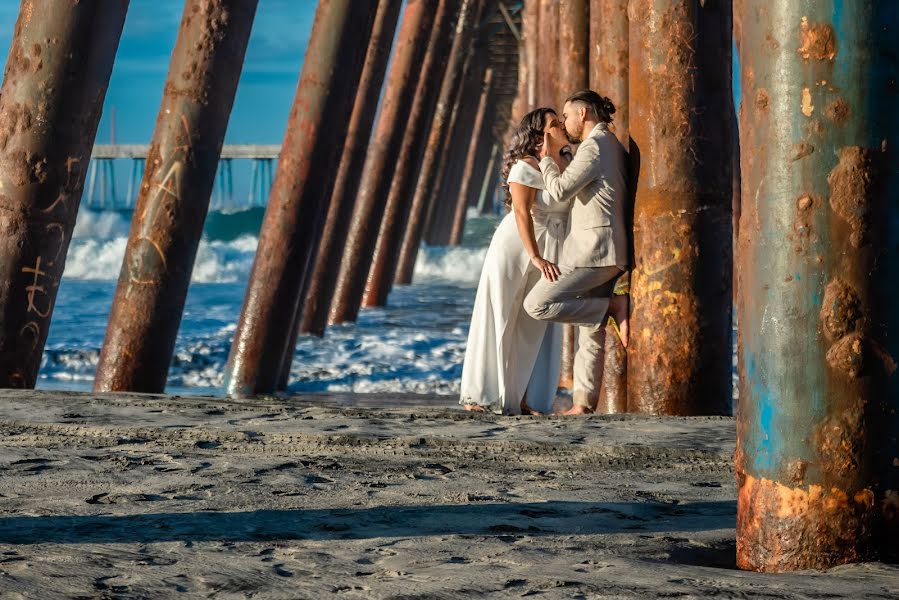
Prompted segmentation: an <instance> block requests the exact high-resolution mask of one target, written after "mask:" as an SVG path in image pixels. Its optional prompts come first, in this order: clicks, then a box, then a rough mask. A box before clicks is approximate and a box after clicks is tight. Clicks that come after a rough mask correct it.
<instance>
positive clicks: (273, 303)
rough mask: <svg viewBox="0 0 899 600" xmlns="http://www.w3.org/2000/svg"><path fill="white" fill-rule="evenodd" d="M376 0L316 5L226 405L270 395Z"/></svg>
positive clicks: (228, 376)
mask: <svg viewBox="0 0 899 600" xmlns="http://www.w3.org/2000/svg"><path fill="white" fill-rule="evenodd" d="M377 4H378V2H377V0H319V3H318V7H317V8H316V11H315V22H314V23H313V25H312V34H311V37H310V39H309V45H308V48H307V50H306V56H305V58H304V60H303V68H302V73H301V75H300V81H299V83H298V85H297V92H296V96H295V98H294V102H293V106H292V108H291V111H290V117H289V118H288V122H287V132H286V134H285V136H284V143H283V144H282V147H281V154H280V156H279V159H278V168H277V172H276V173H275V180H274V183H273V184H272V189H271V193H270V197H269V202H268V207H267V208H266V211H265V217H264V219H263V222H262V229H261V231H260V235H259V245H258V247H257V250H256V257H255V259H254V260H253V268H252V270H251V271H250V278H249V283H248V285H247V292H246V296H245V298H244V303H243V308H242V309H241V314H240V320H239V321H238V323H237V331H236V332H235V334H234V341H233V343H232V345H231V354H230V356H229V357H228V365H227V367H226V372H225V381H226V389H227V392H228V394H229V395H231V396H250V395H253V394H257V393H266V392H271V391H273V390H274V388H275V386H276V383H277V378H278V375H279V373H280V371H281V366H282V361H283V358H284V353H285V351H286V350H285V349H286V347H287V345H288V343H289V341H290V338H291V331H290V327H289V326H290V324H291V317H292V315H293V314H294V311H295V309H296V304H297V298H298V296H299V293H300V290H301V288H302V284H303V279H304V276H305V272H306V269H307V266H308V263H309V262H311V261H310V260H309V257H310V255H311V253H312V250H311V248H312V246H313V244H314V243H316V242H317V240H318V238H319V235H318V233H319V231H320V229H321V225H322V223H323V221H324V216H325V212H326V211H325V206H326V205H327V202H328V200H329V199H330V197H331V192H332V190H333V185H334V178H335V176H336V174H337V166H338V164H339V160H340V156H341V154H342V151H343V144H344V140H345V138H346V133H347V129H348V126H349V120H350V119H349V115H351V114H352V108H353V102H354V99H355V97H356V90H357V89H358V86H359V79H360V76H361V74H362V67H363V64H364V62H365V54H366V50H367V48H368V41H369V37H370V34H371V30H372V25H373V23H374V18H375V13H376V9H377Z"/></svg>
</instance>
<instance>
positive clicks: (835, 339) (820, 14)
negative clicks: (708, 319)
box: [736, 0, 899, 571]
mask: <svg viewBox="0 0 899 600" xmlns="http://www.w3.org/2000/svg"><path fill="white" fill-rule="evenodd" d="M741 10H742V15H741V18H740V22H741V23H742V34H743V36H742V37H743V39H742V42H741V44H740V64H741V94H742V106H743V108H742V114H741V132H740V143H741V146H742V149H743V152H742V174H743V193H742V197H743V199H744V203H743V210H742V217H741V222H740V239H739V247H740V248H739V255H740V261H741V265H740V270H739V275H740V280H739V285H738V294H739V299H738V318H739V326H740V343H739V348H740V350H739V355H740V357H739V375H740V400H739V411H738V419H737V454H736V471H737V482H738V487H739V495H738V502H737V564H738V566H739V567H740V568H743V569H752V570H757V571H790V570H795V569H824V568H829V567H833V566H834V565H838V564H841V563H846V562H851V561H859V560H867V559H871V558H880V559H885V560H888V559H895V558H896V554H897V548H899V531H897V514H899V452H897V442H896V436H897V434H899V419H897V414H896V413H897V410H896V409H897V408H899V381H897V374H896V362H895V361H896V358H897V357H899V313H897V310H899V285H897V283H896V282H897V281H899V203H897V198H899V163H897V156H899V154H897V152H896V144H897V142H899V139H897V133H899V118H897V114H899V113H897V111H896V108H895V107H896V103H897V100H899V96H897V91H899V88H897V77H899V64H897V54H896V52H895V48H896V36H897V35H899V8H897V6H896V5H895V3H892V2H877V1H876V0H855V1H853V2H839V1H837V0H821V1H819V2H795V1H794V0H777V1H769V0H744V2H742V3H741Z"/></svg>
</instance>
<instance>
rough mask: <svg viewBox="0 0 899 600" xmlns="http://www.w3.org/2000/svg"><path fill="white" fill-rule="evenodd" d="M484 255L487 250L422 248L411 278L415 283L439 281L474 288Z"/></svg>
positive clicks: (478, 277) (458, 247) (450, 247)
mask: <svg viewBox="0 0 899 600" xmlns="http://www.w3.org/2000/svg"><path fill="white" fill-rule="evenodd" d="M486 254H487V248H470V247H465V246H448V247H427V246H422V248H421V250H420V251H419V253H418V259H417V260H416V261H415V272H414V275H413V277H414V279H415V281H416V282H419V281H434V280H439V281H448V282H453V283H457V284H467V285H472V286H475V285H477V284H478V280H479V279H480V277H481V267H483V265H484V256H485V255H486Z"/></svg>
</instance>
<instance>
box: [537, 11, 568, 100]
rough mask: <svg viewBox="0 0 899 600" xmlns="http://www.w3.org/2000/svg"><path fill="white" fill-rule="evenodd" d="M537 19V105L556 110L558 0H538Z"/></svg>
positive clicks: (557, 83)
mask: <svg viewBox="0 0 899 600" xmlns="http://www.w3.org/2000/svg"><path fill="white" fill-rule="evenodd" d="M539 1H540V8H539V17H538V20H537V36H538V38H539V39H538V42H537V72H536V78H537V81H536V85H537V106H535V107H534V108H538V107H541V106H548V107H551V108H555V109H556V110H558V111H561V110H562V107H560V106H559V107H557V106H556V102H558V100H559V94H560V93H563V92H560V91H559V88H560V87H561V86H560V85H559V81H558V78H559V69H560V64H559V56H558V52H559V0H539Z"/></svg>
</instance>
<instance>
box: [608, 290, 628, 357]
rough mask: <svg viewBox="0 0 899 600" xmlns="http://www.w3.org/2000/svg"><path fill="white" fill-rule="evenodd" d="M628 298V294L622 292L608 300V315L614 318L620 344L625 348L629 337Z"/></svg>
mask: <svg viewBox="0 0 899 600" xmlns="http://www.w3.org/2000/svg"><path fill="white" fill-rule="evenodd" d="M630 298H631V297H630V296H629V295H628V294H623V295H621V296H612V298H611V299H610V300H609V316H610V317H612V318H613V319H615V325H616V326H617V327H618V337H619V338H621V345H622V346H624V347H625V348H627V341H628V338H629V337H630V324H629V321H630V314H629V313H630Z"/></svg>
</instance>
